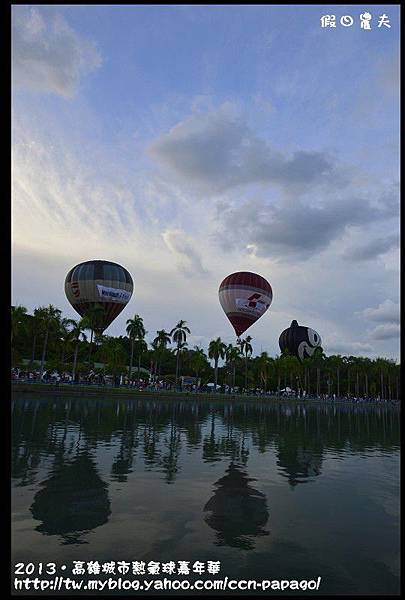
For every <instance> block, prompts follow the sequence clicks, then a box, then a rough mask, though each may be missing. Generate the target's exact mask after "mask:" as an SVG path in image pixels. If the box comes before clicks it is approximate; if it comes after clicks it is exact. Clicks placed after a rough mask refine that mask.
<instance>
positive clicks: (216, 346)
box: [208, 338, 226, 391]
mask: <svg viewBox="0 0 405 600" xmlns="http://www.w3.org/2000/svg"><path fill="white" fill-rule="evenodd" d="M225 350H226V344H224V342H223V341H222V340H221V338H217V339H216V340H211V342H210V343H209V346H208V357H209V358H210V359H211V360H213V361H214V373H215V375H214V378H215V391H217V385H218V361H219V359H220V358H224V356H225Z"/></svg>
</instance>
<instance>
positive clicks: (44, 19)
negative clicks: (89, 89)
mask: <svg viewBox="0 0 405 600" xmlns="http://www.w3.org/2000/svg"><path fill="white" fill-rule="evenodd" d="M100 64H101V58H100V55H99V53H98V51H97V50H96V48H95V46H94V44H93V43H92V42H90V41H88V40H86V39H84V38H82V37H81V36H79V35H78V34H77V33H76V32H75V31H73V29H71V28H70V27H69V25H68V24H67V22H66V21H65V20H64V18H63V17H62V16H60V15H58V14H57V13H55V12H53V11H49V10H48V11H47V10H42V9H38V8H36V7H29V6H14V7H13V13H12V75H13V83H14V84H15V85H16V86H17V87H21V88H25V89H29V90H31V91H35V92H43V93H53V94H57V95H60V96H64V97H72V96H74V94H75V92H76V90H77V88H78V85H79V82H80V79H81V77H82V76H83V75H85V74H86V73H89V72H90V71H92V70H94V69H96V68H98V67H99V66H100Z"/></svg>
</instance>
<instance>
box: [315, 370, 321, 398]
mask: <svg viewBox="0 0 405 600" xmlns="http://www.w3.org/2000/svg"><path fill="white" fill-rule="evenodd" d="M320 393H321V369H320V368H319V367H316V394H317V396H319V395H320Z"/></svg>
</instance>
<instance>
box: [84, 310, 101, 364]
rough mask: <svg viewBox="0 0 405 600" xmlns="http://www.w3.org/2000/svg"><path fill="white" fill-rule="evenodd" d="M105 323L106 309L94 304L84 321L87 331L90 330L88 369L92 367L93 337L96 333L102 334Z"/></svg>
mask: <svg viewBox="0 0 405 600" xmlns="http://www.w3.org/2000/svg"><path fill="white" fill-rule="evenodd" d="M103 321H104V308H103V307H102V306H101V304H94V305H93V306H92V307H91V308H90V309H89V310H88V311H87V313H86V315H85V316H84V317H83V319H82V323H83V324H84V325H85V329H88V330H90V332H91V335H90V348H89V357H88V360H87V362H88V368H89V369H90V366H91V353H92V350H93V337H94V334H95V333H101V331H102V327H103Z"/></svg>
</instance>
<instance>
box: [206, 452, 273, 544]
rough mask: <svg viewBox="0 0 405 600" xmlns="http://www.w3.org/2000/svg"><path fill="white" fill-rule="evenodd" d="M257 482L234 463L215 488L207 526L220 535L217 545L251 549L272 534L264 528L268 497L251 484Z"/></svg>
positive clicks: (266, 518) (207, 506)
mask: <svg viewBox="0 0 405 600" xmlns="http://www.w3.org/2000/svg"><path fill="white" fill-rule="evenodd" d="M250 481H254V479H251V478H250V477H248V476H247V474H246V473H245V472H244V471H243V470H242V469H241V467H240V466H239V465H235V464H234V463H231V464H230V466H229V467H228V469H227V471H226V475H225V476H224V477H222V478H221V479H219V480H218V481H217V482H216V483H215V484H214V485H215V486H216V487H217V489H216V491H215V492H214V495H213V496H212V498H210V500H208V502H207V504H206V505H205V506H204V511H205V512H208V513H209V514H208V515H206V517H205V521H206V523H207V524H208V525H209V526H210V527H211V528H212V529H214V530H215V531H216V532H217V541H216V542H215V543H216V544H217V546H232V547H234V548H242V549H244V550H251V549H252V548H254V540H253V539H252V538H255V537H258V536H265V535H269V532H268V531H265V530H264V529H263V527H264V525H265V524H266V523H267V521H268V518H269V513H268V510H267V505H266V496H265V495H264V494H263V493H262V492H259V491H258V490H255V489H254V488H252V487H251V486H250V485H249V482H250Z"/></svg>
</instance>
